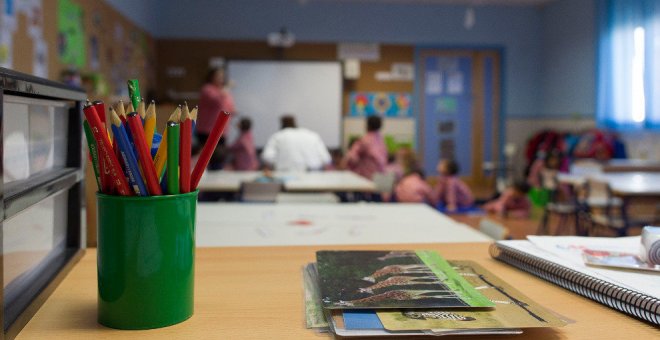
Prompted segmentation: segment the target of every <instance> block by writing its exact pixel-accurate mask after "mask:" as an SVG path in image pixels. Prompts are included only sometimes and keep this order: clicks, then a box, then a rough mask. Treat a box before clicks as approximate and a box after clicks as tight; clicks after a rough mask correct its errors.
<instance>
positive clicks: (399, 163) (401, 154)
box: [385, 147, 417, 181]
mask: <svg viewBox="0 0 660 340" xmlns="http://www.w3.org/2000/svg"><path fill="white" fill-rule="evenodd" d="M416 165H417V162H416V160H415V153H414V152H413V151H412V149H410V148H409V147H401V148H399V149H397V150H396V154H395V155H394V161H393V162H391V163H389V164H387V166H386V167H385V172H389V173H393V174H394V178H395V180H396V181H399V180H401V179H402V178H403V176H404V175H406V174H408V172H409V171H412V170H414V168H415V166H416Z"/></svg>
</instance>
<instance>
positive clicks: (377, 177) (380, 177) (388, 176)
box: [372, 172, 396, 193]
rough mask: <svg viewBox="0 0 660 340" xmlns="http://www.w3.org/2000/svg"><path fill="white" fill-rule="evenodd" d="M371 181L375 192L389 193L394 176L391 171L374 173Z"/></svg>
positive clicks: (391, 189) (392, 185) (394, 179)
mask: <svg viewBox="0 0 660 340" xmlns="http://www.w3.org/2000/svg"><path fill="white" fill-rule="evenodd" d="M372 181H373V182H374V186H375V187H376V191H377V192H385V193H391V192H392V191H393V190H394V182H395V181H396V176H395V175H394V173H393V172H385V173H375V174H374V177H373V178H372Z"/></svg>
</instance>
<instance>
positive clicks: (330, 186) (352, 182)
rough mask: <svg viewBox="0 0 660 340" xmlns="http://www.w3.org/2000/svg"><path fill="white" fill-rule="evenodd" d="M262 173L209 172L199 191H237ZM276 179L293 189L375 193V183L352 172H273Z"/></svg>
mask: <svg viewBox="0 0 660 340" xmlns="http://www.w3.org/2000/svg"><path fill="white" fill-rule="evenodd" d="M261 176H263V173H262V172H260V171H225V170H220V171H206V172H205V173H204V175H203V176H202V179H201V180H200V182H199V186H198V188H199V190H200V191H222V192H238V191H239V189H240V187H241V182H250V181H254V180H255V179H257V178H259V177H261ZM273 178H274V179H276V180H279V181H281V182H282V183H283V184H284V188H285V189H286V191H291V192H373V191H374V190H375V186H374V183H373V182H372V181H370V180H368V179H366V178H363V177H361V176H359V175H356V174H355V173H353V172H350V171H310V172H278V171H275V172H273Z"/></svg>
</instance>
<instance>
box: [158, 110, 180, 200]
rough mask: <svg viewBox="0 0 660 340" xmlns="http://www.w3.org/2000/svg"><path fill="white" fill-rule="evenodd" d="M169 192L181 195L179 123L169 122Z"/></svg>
mask: <svg viewBox="0 0 660 340" xmlns="http://www.w3.org/2000/svg"><path fill="white" fill-rule="evenodd" d="M161 143H162V142H161ZM167 192H168V193H169V194H170V195H174V194H178V193H179V123H177V122H173V121H169V122H167Z"/></svg>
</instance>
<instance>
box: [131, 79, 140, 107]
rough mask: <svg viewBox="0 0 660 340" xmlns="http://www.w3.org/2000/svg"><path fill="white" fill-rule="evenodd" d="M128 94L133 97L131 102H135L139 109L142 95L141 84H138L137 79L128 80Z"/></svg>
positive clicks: (134, 105) (134, 104)
mask: <svg viewBox="0 0 660 340" xmlns="http://www.w3.org/2000/svg"><path fill="white" fill-rule="evenodd" d="M128 96H129V97H130V98H131V103H133V108H134V109H136V110H137V108H138V106H139V105H140V101H141V100H142V96H141V95H140V85H139V84H138V80H137V79H130V80H129V81H128Z"/></svg>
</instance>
